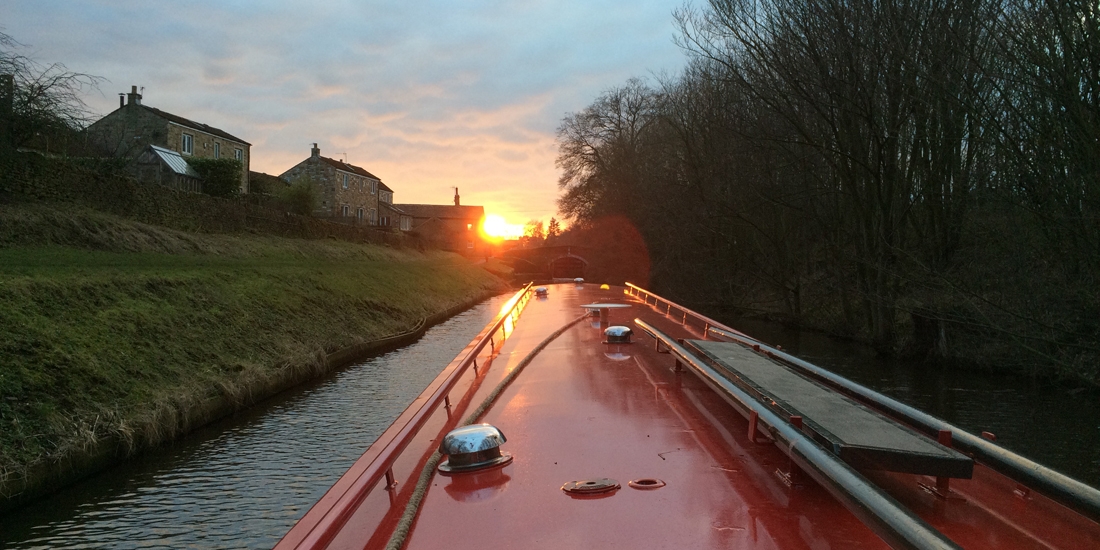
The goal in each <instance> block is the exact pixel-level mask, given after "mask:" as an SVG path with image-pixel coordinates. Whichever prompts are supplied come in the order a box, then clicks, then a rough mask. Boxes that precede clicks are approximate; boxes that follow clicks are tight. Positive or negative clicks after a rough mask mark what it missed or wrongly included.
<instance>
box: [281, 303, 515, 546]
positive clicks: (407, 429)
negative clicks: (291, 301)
mask: <svg viewBox="0 0 1100 550" xmlns="http://www.w3.org/2000/svg"><path fill="white" fill-rule="evenodd" d="M532 285H533V283H527V285H526V286H524V287H523V289H522V290H520V291H519V292H517V293H516V294H515V295H514V296H512V297H511V298H509V300H508V302H505V304H504V306H503V307H501V312H500V314H499V315H498V316H497V318H496V319H495V320H494V322H493V323H491V324H490V325H488V327H487V328H486V329H484V330H483V331H482V336H481V338H479V339H478V341H477V343H476V344H474V345H473V346H472V347H470V348H469V350H468V351H467V353H466V355H465V356H464V357H463V358H462V360H461V362H459V364H458V365H457V366H456V367H455V369H454V370H452V371H451V373H450V375H448V376H447V378H446V379H445V380H444V381H443V382H442V383H441V384H440V385H439V387H438V388H436V390H435V391H434V392H432V395H431V396H430V397H428V399H427V400H426V401H425V402H424V404H423V405H421V406H420V408H419V409H417V411H416V413H415V414H414V415H413V416H412V417H410V418H409V419H408V421H407V422H406V423H405V425H404V426H402V427H401V430H400V431H399V432H398V433H397V434H396V435H394V437H393V438H391V439H390V440H389V441H387V442H386V443H385V446H384V447H383V448H382V449H381V450H380V451H379V453H378V455H376V456H375V457H374V459H372V460H371V462H370V464H368V465H367V467H366V468H365V469H364V470H363V471H362V473H360V474H359V476H358V477H356V479H355V481H354V482H352V484H351V485H350V486H349V487H348V488H347V490H345V491H344V493H343V494H341V495H340V497H339V499H337V501H336V502H335V503H334V504H333V505H332V508H330V509H329V510H328V511H326V512H325V514H324V515H323V516H322V517H321V518H320V519H319V520H318V521H317V524H316V525H314V526H313V528H312V529H310V531H309V533H308V534H307V535H306V536H305V538H303V539H302V541H301V542H300V543H298V544H297V545H296V546H295V547H294V548H296V549H320V548H325V547H327V546H328V545H329V543H331V542H332V540H333V538H335V537H336V534H337V533H338V532H339V531H340V528H342V527H343V526H344V524H345V523H347V521H348V519H350V518H351V516H352V514H354V513H355V510H356V509H357V508H358V507H359V505H360V504H361V503H362V502H363V501H364V500H365V499H366V498H367V497H368V496H370V494H371V493H372V492H373V491H374V488H375V487H376V486H377V485H378V482H379V481H381V480H382V478H383V477H385V478H387V481H390V480H392V478H393V472H392V468H393V464H394V462H396V461H397V459H398V458H399V457H400V456H401V453H402V452H403V451H404V450H405V448H406V447H407V446H408V445H409V443H410V442H411V441H412V440H413V438H414V437H415V436H416V435H417V434H418V433H419V432H420V429H421V428H422V427H423V426H424V424H425V423H426V422H427V421H428V419H429V418H430V417H431V415H432V413H433V412H435V410H436V409H437V408H439V405H440V404H441V403H443V402H444V401H445V400H449V394H450V392H451V390H452V389H453V388H454V386H455V384H457V383H458V380H459V378H461V377H462V375H463V374H464V373H465V372H466V370H467V369H469V367H470V366H471V365H474V364H476V363H475V361H476V360H477V356H478V354H480V353H481V352H482V351H483V350H484V349H485V346H487V345H489V343H490V341H491V340H492V339H493V338H494V336H495V335H496V333H497V331H498V330H500V329H501V328H502V327H504V328H505V331H506V332H507V327H506V325H505V323H506V322H507V321H508V320H509V319H511V321H512V322H513V323H514V322H515V315H518V313H519V312H520V311H522V306H523V305H525V304H526V303H527V301H528V300H529V299H530V293H531V286H532ZM368 452H369V449H368Z"/></svg>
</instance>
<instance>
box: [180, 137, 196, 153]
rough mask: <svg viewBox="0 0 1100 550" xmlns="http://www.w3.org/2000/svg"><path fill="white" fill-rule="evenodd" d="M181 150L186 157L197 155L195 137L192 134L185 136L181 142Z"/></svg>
mask: <svg viewBox="0 0 1100 550" xmlns="http://www.w3.org/2000/svg"><path fill="white" fill-rule="evenodd" d="M180 150H182V151H183V154H185V155H191V154H194V153H195V137H194V136H192V135H191V134H183V138H182V139H181V141H180Z"/></svg>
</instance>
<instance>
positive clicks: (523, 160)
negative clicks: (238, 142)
mask: <svg viewBox="0 0 1100 550" xmlns="http://www.w3.org/2000/svg"><path fill="white" fill-rule="evenodd" d="M683 4H684V0H559V1H549V0H544V1H538V0H536V1H523V0H509V1H490V0H451V1H442V0H426V1H418V0H393V1H390V0H365V1H347V2H341V1H325V0H318V1H315V2H307V1H302V0H296V1H294V2H289V1H284V0H265V1H260V0H220V1H217V2H206V1H187V0H180V1H176V2H164V1H157V0H143V1H132V0H109V1H79V0H70V1H56V0H33V1H25V0H3V1H2V4H0V30H2V31H3V32H4V33H6V34H8V35H10V36H11V37H12V38H14V39H15V40H17V41H19V42H20V43H22V44H24V45H26V46H27V47H26V48H25V49H24V50H23V51H22V53H24V54H26V55H29V56H30V57H32V58H34V59H36V60H37V61H39V62H41V63H53V62H60V63H64V64H65V65H66V66H67V67H68V68H69V69H70V70H73V71H77V72H82V73H89V74H93V75H96V76H100V77H103V78H105V79H106V81H105V82H103V83H102V84H101V86H100V90H99V92H91V93H90V94H89V95H88V96H86V98H85V100H86V102H87V103H88V105H89V106H90V107H91V108H92V110H93V111H95V112H96V113H99V114H106V113H108V112H110V111H112V110H114V109H116V108H117V107H118V93H119V92H128V91H130V86H131V85H136V86H139V87H144V97H143V100H142V103H143V104H145V105H149V106H151V107H156V108H158V109H161V110H164V111H167V112H169V113H172V114H175V115H179V116H182V117H186V118H190V119H192V120H195V121H197V122H202V123H205V124H209V125H211V126H214V127H216V128H220V129H222V130H224V131H226V132H229V133H230V134H233V135H235V136H237V137H239V138H241V139H244V140H245V141H247V142H249V143H251V144H252V151H251V153H252V161H251V169H252V170H255V171H259V172H266V173H269V174H274V175H278V174H280V173H282V172H284V171H285V170H287V169H289V168H290V167H292V166H293V165H295V164H297V163H298V162H300V161H302V160H303V159H305V158H306V157H307V156H308V155H309V149H310V147H311V144H312V143H318V145H319V147H320V149H321V154H322V155H323V156H327V157H331V158H337V159H346V160H347V162H349V163H351V164H355V165H357V166H361V167H363V168H365V169H367V170H368V171H370V172H371V173H373V174H375V175H376V176H378V177H380V178H381V179H382V181H383V182H385V183H386V185H388V186H389V187H390V188H391V189H393V190H394V195H395V196H394V202H396V203H427V204H447V203H450V202H451V200H452V197H453V195H454V190H453V189H452V186H457V187H458V188H459V192H460V194H461V197H462V204H474V205H482V206H485V208H486V213H489V214H497V215H501V216H503V217H504V218H505V219H506V220H507V222H508V223H513V224H522V223H524V222H526V221H528V220H532V219H539V220H542V221H544V222H545V221H548V220H549V219H550V217H551V216H554V215H556V199H557V197H558V195H559V190H558V187H557V180H558V176H559V171H558V169H557V168H556V167H555V165H554V160H555V158H556V156H557V143H556V141H555V139H556V130H557V127H558V125H559V124H560V123H561V120H562V118H563V117H565V116H566V115H567V114H568V113H570V112H578V111H581V110H583V109H584V108H585V107H586V106H588V105H589V104H590V103H592V101H593V100H595V98H596V97H597V96H598V95H599V94H600V93H601V92H602V91H604V90H606V89H608V88H611V87H614V86H619V85H622V84H624V83H625V82H626V80H627V79H629V78H631V77H653V76H654V75H661V74H676V73H678V72H679V71H680V70H681V69H682V67H683V66H684V64H685V59H686V58H685V56H684V55H683V53H682V52H681V51H680V49H679V48H678V47H677V46H676V45H675V43H674V41H673V38H674V36H675V23H674V21H673V17H672V12H673V11H674V10H675V9H677V8H679V7H680V6H682V5H683Z"/></svg>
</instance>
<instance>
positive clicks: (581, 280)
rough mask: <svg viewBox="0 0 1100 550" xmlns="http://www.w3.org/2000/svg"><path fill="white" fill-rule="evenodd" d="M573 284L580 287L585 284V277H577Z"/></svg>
mask: <svg viewBox="0 0 1100 550" xmlns="http://www.w3.org/2000/svg"><path fill="white" fill-rule="evenodd" d="M573 282H574V283H577V284H578V285H579V284H581V283H583V282H584V277H577V278H576V279H573Z"/></svg>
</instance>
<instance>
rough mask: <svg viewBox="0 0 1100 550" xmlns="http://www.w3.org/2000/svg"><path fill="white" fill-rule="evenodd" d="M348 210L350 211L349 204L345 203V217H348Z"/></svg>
mask: <svg viewBox="0 0 1100 550" xmlns="http://www.w3.org/2000/svg"><path fill="white" fill-rule="evenodd" d="M348 211H349V208H348V205H346V204H345V205H344V217H345V218H346V217H348Z"/></svg>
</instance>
